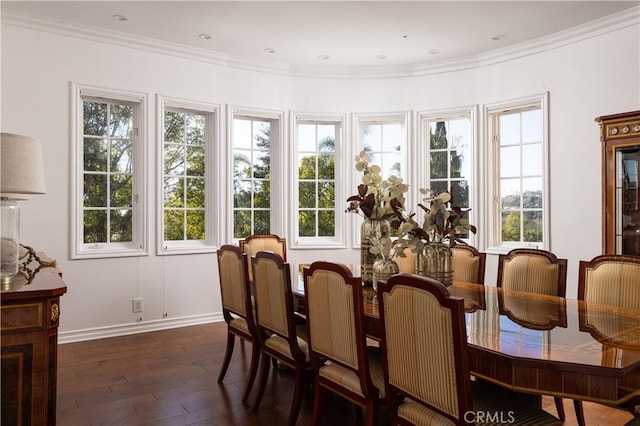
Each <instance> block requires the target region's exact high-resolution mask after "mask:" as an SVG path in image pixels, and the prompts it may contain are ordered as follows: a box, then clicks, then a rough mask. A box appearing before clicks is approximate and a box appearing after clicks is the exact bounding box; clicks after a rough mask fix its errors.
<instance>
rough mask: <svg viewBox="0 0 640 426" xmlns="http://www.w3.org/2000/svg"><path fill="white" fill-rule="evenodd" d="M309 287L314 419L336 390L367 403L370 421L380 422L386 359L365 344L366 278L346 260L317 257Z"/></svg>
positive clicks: (306, 274)
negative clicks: (352, 270)
mask: <svg viewBox="0 0 640 426" xmlns="http://www.w3.org/2000/svg"><path fill="white" fill-rule="evenodd" d="M304 288H305V295H306V301H307V327H308V330H309V331H308V333H309V340H308V343H309V356H310V358H311V366H312V368H313V374H314V383H315V389H314V390H315V395H314V403H313V415H312V420H311V424H312V425H316V424H318V422H319V418H320V416H321V414H322V412H323V410H324V402H325V399H326V396H325V393H326V392H327V391H331V392H333V393H335V394H337V395H339V396H341V397H343V398H345V399H347V400H349V401H351V402H353V403H355V404H356V405H358V406H359V407H362V408H364V410H365V424H366V425H377V424H378V419H379V408H380V406H381V405H382V404H384V403H385V399H384V383H383V377H382V359H381V357H380V350H379V348H377V347H368V346H367V344H366V336H365V333H364V329H363V319H364V318H363V317H364V306H363V299H362V298H363V294H362V281H361V279H360V278H359V277H354V276H353V275H352V274H351V271H350V270H349V268H348V267H347V266H346V265H342V264H338V263H332V262H314V263H312V264H311V266H310V267H309V268H305V270H304Z"/></svg>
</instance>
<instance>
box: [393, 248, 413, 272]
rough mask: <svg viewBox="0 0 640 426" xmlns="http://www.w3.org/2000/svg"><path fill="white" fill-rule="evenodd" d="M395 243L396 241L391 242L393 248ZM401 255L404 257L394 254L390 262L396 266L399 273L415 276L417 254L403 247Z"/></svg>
mask: <svg viewBox="0 0 640 426" xmlns="http://www.w3.org/2000/svg"><path fill="white" fill-rule="evenodd" d="M396 243H397V240H396V241H394V242H393V245H394V246H395V245H396ZM402 253H403V254H404V257H403V256H400V254H398V253H394V254H393V257H392V258H391V260H393V261H394V262H396V263H397V264H398V270H399V271H400V273H405V274H415V272H416V258H417V257H418V254H417V253H415V252H413V251H412V250H411V249H410V248H409V247H405V248H404V249H403V250H402Z"/></svg>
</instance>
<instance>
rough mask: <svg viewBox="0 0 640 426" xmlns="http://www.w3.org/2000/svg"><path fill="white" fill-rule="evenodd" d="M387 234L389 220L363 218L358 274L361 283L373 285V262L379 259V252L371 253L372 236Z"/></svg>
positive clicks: (384, 235)
mask: <svg viewBox="0 0 640 426" xmlns="http://www.w3.org/2000/svg"><path fill="white" fill-rule="evenodd" d="M388 236H389V222H388V221H387V220H385V219H368V218H367V219H365V220H364V222H362V225H361V226H360V274H361V277H362V285H365V286H372V285H373V264H374V263H375V261H376V260H378V259H380V258H381V257H380V255H379V254H373V253H371V251H370V250H369V249H370V248H371V245H372V244H371V241H372V237H377V238H383V237H388Z"/></svg>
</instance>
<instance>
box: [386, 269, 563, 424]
mask: <svg viewBox="0 0 640 426" xmlns="http://www.w3.org/2000/svg"><path fill="white" fill-rule="evenodd" d="M378 301H379V303H380V308H379V309H380V325H381V328H382V341H381V347H382V354H383V366H384V382H385V388H386V390H385V392H386V397H387V402H388V406H389V410H390V412H391V416H392V419H393V422H392V423H393V424H401V425H425V424H455V425H467V424H474V423H475V422H476V420H477V421H478V424H481V423H483V421H482V420H483V419H484V417H483V418H480V416H484V415H486V414H490V415H496V413H501V414H500V415H502V416H505V417H504V418H503V419H502V420H503V421H504V422H505V423H510V424H528V425H559V424H561V422H560V421H559V420H558V419H556V418H555V417H553V416H552V415H551V414H549V413H547V412H546V411H544V410H542V409H541V408H538V407H535V406H533V405H527V404H526V402H525V401H522V400H519V399H517V397H516V395H515V394H513V393H511V392H509V391H507V390H506V389H502V388H499V387H497V386H495V385H492V384H488V383H486V382H477V381H473V380H472V379H471V376H470V371H469V360H468V355H467V350H468V349H467V340H466V339H467V337H466V326H465V317H464V314H465V311H464V301H463V299H462V298H461V297H456V296H452V295H451V294H450V293H449V291H448V290H447V289H446V288H445V287H444V286H443V285H442V284H441V283H440V282H438V281H436V280H434V279H431V278H427V277H422V276H418V275H410V274H398V275H394V276H392V277H391V278H389V279H388V280H387V281H386V282H384V281H383V282H382V283H379V285H378ZM506 416H509V418H507V417H506ZM492 424H493V423H492Z"/></svg>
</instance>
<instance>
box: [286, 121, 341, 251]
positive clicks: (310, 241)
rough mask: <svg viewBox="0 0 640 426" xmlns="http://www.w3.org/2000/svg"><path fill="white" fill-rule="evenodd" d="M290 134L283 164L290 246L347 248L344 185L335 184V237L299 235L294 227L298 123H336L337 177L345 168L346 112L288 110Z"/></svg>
mask: <svg viewBox="0 0 640 426" xmlns="http://www.w3.org/2000/svg"><path fill="white" fill-rule="evenodd" d="M290 114H291V118H290V120H289V121H290V126H291V128H290V134H291V143H290V144H289V145H290V150H289V158H290V160H289V165H290V166H289V167H287V173H288V174H289V175H288V176H287V181H288V182H291V197H290V198H291V203H292V204H291V207H290V209H289V211H290V212H291V215H290V217H289V229H290V235H291V238H290V241H291V243H290V244H291V247H292V248H296V249H324V248H347V246H346V242H345V241H346V226H345V223H346V222H345V221H346V216H347V214H346V213H345V212H344V211H345V209H346V199H347V196H348V195H347V194H346V192H345V187H344V185H338V184H336V187H335V197H336V201H335V218H336V222H335V237H300V236H299V226H298V210H299V209H298V164H297V158H298V124H306V123H312V124H331V125H335V126H336V147H335V149H336V150H335V156H336V157H335V177H336V180H339V178H340V177H341V176H345V170H346V165H345V162H346V159H347V158H346V156H345V154H346V151H347V149H346V147H347V141H346V138H345V136H346V134H347V133H346V131H347V129H346V121H347V120H346V115H345V114H313V113H298V112H291V113H290Z"/></svg>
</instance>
